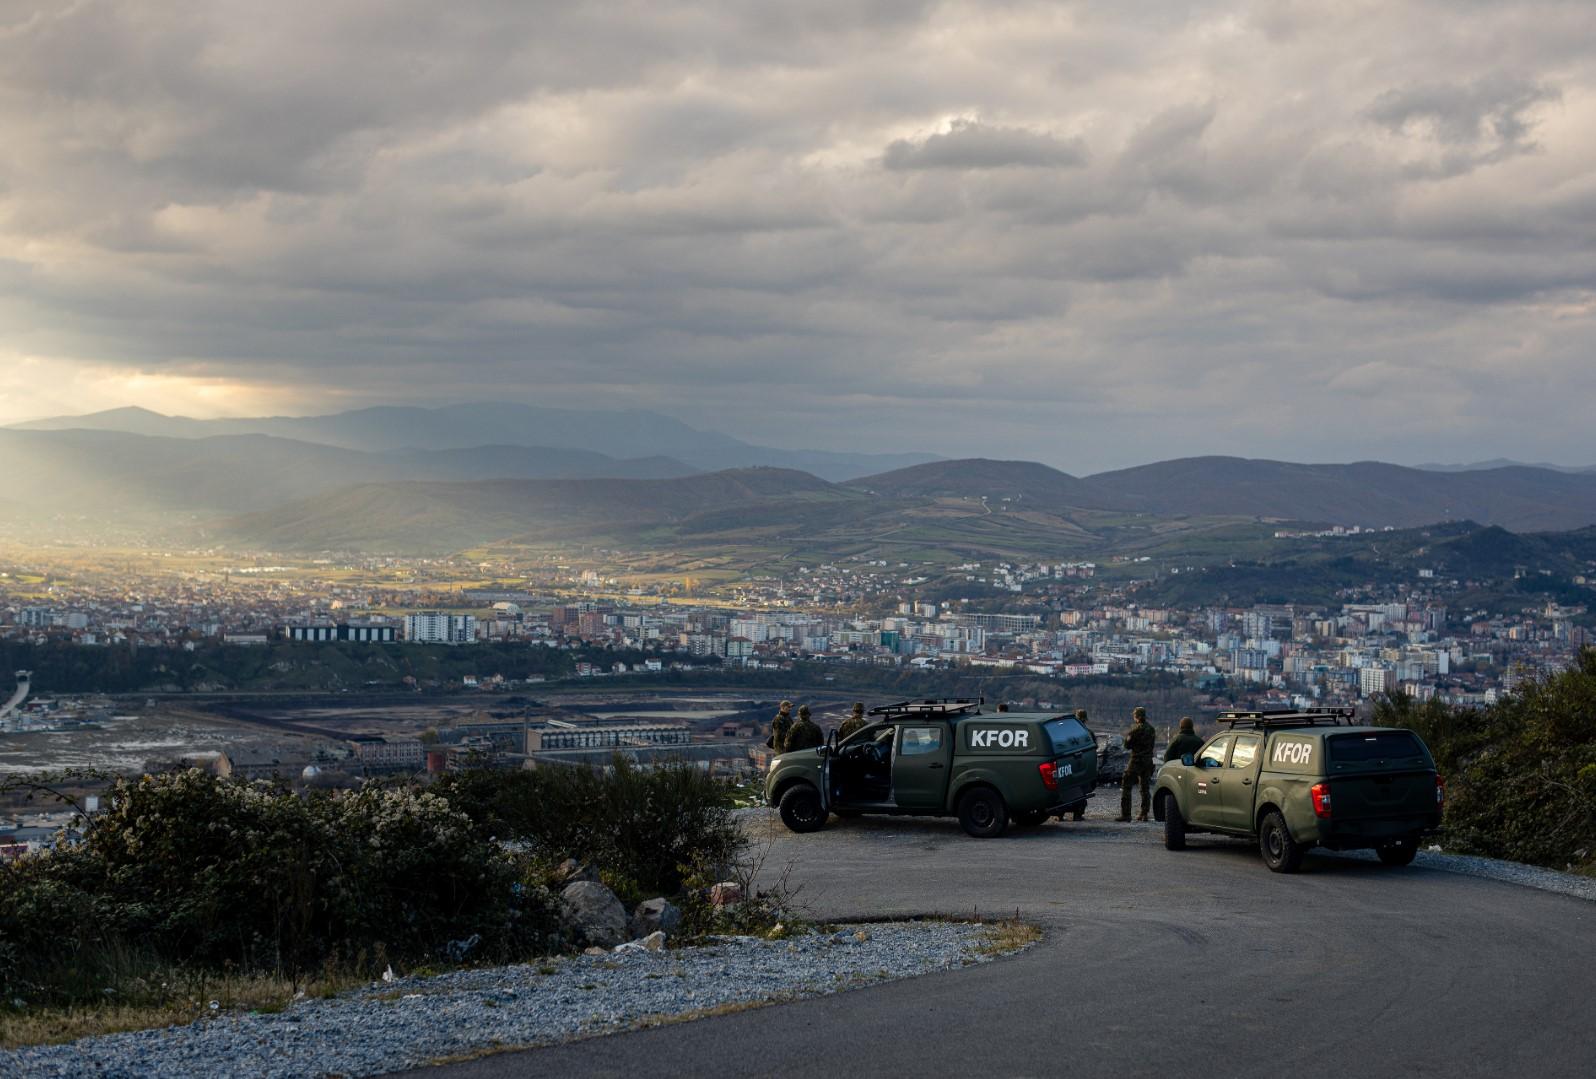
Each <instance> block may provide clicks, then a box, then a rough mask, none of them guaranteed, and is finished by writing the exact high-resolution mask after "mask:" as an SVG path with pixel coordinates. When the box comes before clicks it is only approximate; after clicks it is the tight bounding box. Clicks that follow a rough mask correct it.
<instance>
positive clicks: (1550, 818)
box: [1375, 649, 1596, 873]
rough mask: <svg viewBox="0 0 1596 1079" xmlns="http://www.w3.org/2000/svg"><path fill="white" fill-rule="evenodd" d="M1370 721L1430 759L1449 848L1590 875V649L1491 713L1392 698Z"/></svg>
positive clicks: (1593, 760)
mask: <svg viewBox="0 0 1596 1079" xmlns="http://www.w3.org/2000/svg"><path fill="white" fill-rule="evenodd" d="M1375 721H1376V722H1378V723H1382V724H1386V725H1389V726H1401V727H1411V728H1412V729H1413V730H1415V731H1417V732H1418V733H1419V735H1420V736H1421V737H1423V739H1424V740H1425V742H1427V743H1428V744H1429V746H1430V749H1431V751H1432V752H1433V753H1434V754H1435V759H1436V764H1437V766H1438V767H1439V769H1440V771H1441V773H1442V774H1443V775H1444V776H1446V779H1447V805H1446V817H1445V821H1444V828H1445V842H1446V844H1447V845H1448V846H1450V847H1452V848H1455V849H1457V850H1460V851H1464V852H1467V853H1471V854H1483V855H1488V856H1490V857H1494V858H1509V859H1512V860H1514V861H1520V862H1530V863H1533V864H1535V865H1545V866H1551V867H1553V868H1556V869H1564V868H1572V869H1575V870H1578V871H1581V872H1585V873H1592V872H1596V649H1587V650H1585V652H1584V653H1583V654H1582V655H1581V656H1580V659H1579V664H1578V666H1576V667H1575V668H1573V669H1572V670H1568V671H1564V672H1562V673H1560V674H1556V675H1552V676H1551V677H1549V678H1546V679H1544V680H1541V681H1535V682H1530V683H1528V684H1527V685H1525V686H1524V687H1523V688H1522V689H1521V690H1520V691H1519V692H1518V693H1517V694H1515V695H1513V696H1510V697H1507V698H1506V699H1504V700H1502V701H1501V702H1500V703H1498V704H1497V705H1495V706H1494V707H1491V708H1485V709H1481V710H1479V711H1470V710H1467V709H1453V708H1449V707H1447V706H1446V705H1444V704H1441V703H1439V702H1436V701H1428V702H1425V703H1423V704H1418V703H1415V702H1413V701H1411V700H1410V699H1409V698H1407V697H1404V696H1395V697H1387V698H1383V699H1382V700H1381V701H1380V702H1379V703H1378V704H1377V705H1376V708H1375Z"/></svg>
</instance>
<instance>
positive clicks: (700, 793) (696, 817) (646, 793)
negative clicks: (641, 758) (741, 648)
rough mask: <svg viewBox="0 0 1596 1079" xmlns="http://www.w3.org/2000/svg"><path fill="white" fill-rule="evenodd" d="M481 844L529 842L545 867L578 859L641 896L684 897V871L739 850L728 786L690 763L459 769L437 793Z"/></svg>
mask: <svg viewBox="0 0 1596 1079" xmlns="http://www.w3.org/2000/svg"><path fill="white" fill-rule="evenodd" d="M434 789H435V790H436V791H438V792H439V793H440V794H441V795H442V796H443V797H444V798H446V799H448V800H449V802H450V803H451V804H453V805H454V806H456V807H457V808H459V809H461V810H462V811H463V812H464V813H465V814H466V815H467V816H469V817H470V818H471V819H472V820H473V821H475V822H476V825H477V828H478V832H479V834H481V835H482V836H484V837H487V836H494V837H497V838H499V839H514V840H518V841H520V842H522V843H524V844H526V845H527V846H528V847H529V848H530V849H531V851H532V853H533V855H534V856H535V857H537V858H539V859H540V860H542V861H543V862H545V863H552V862H557V861H559V860H560V859H563V858H566V857H574V858H578V859H581V860H584V861H589V862H592V863H594V864H596V865H597V866H598V867H599V869H600V870H601V871H602V872H603V873H604V874H605V875H606V878H608V879H613V880H615V881H616V882H618V883H622V884H623V885H632V886H635V887H636V889H637V890H638V892H639V893H642V892H647V893H649V894H653V895H658V894H667V895H668V894H674V893H676V892H678V891H680V890H681V888H682V884H683V873H684V869H683V867H684V866H689V865H702V864H710V865H725V864H729V863H731V862H732V861H733V860H734V859H735V858H736V856H737V854H738V852H739V851H740V850H741V849H742V845H743V837H742V833H741V832H740V831H739V829H738V827H737V824H736V821H734V820H733V819H732V815H731V800H730V790H729V788H728V787H727V786H726V784H724V783H722V782H721V781H719V780H717V779H713V778H711V777H710V776H708V775H706V774H705V773H703V772H700V771H698V770H697V769H694V768H691V767H688V766H685V765H684V766H678V767H666V768H658V769H654V770H651V771H644V770H642V769H639V768H638V767H636V766H635V765H633V764H631V763H630V762H628V761H627V760H625V759H624V758H621V757H616V758H615V760H614V762H613V764H612V766H611V767H610V768H609V769H598V768H585V767H567V768H539V769H536V770H532V771H517V772H459V773H454V774H452V775H449V776H446V777H445V778H444V779H443V780H442V781H441V782H440V783H439V784H438V785H437V786H436V787H435V788H434Z"/></svg>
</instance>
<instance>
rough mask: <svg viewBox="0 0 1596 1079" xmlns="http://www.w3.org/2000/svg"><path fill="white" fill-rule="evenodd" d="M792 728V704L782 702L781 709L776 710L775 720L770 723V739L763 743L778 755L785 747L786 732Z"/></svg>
mask: <svg viewBox="0 0 1596 1079" xmlns="http://www.w3.org/2000/svg"><path fill="white" fill-rule="evenodd" d="M791 726H792V702H791V701H782V702H781V707H780V708H778V709H777V710H776V718H775V719H772V720H771V721H770V738H769V740H767V741H766V742H765V744H766V745H767V746H769V747H770V748H771V749H773V750H775V751H776V752H777V753H780V752H781V751H782V750H783V749H784V748H786V745H787V730H788V728H790V727H791Z"/></svg>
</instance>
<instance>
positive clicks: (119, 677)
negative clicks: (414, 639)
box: [0, 641, 713, 693]
mask: <svg viewBox="0 0 1596 1079" xmlns="http://www.w3.org/2000/svg"><path fill="white" fill-rule="evenodd" d="M649 655H651V653H644V652H642V651H641V650H635V649H609V648H603V647H590V648H580V649H571V650H565V649H559V648H533V647H529V646H528V645H525V644H512V643H500V642H483V643H481V644H474V645H463V646H450V645H442V644H438V645H425V644H403V643H400V644H363V643H359V642H354V641H332V642H327V643H323V644H309V643H303V642H293V641H273V642H271V643H268V644H265V645H250V646H240V645H226V644H219V643H217V642H214V641H206V642H195V643H194V648H193V650H192V651H190V650H189V649H187V648H185V647H182V646H177V645H171V646H165V647H149V646H142V647H135V646H133V645H128V644H120V645H107V646H104V647H83V646H79V645H74V644H71V643H69V642H64V641H55V642H50V643H47V644H43V645H35V644H30V643H25V642H20V641H0V671H13V670H30V671H32V672H33V682H34V685H36V686H40V687H45V686H48V687H49V689H50V691H51V692H53V693H142V692H193V691H205V692H218V691H225V690H339V689H360V688H363V687H366V686H369V685H375V686H378V687H385V688H389V689H398V688H400V686H401V683H402V682H403V679H405V678H406V677H411V678H414V679H415V681H416V683H418V684H420V685H427V684H433V683H437V684H442V683H449V682H453V683H458V682H459V681H460V679H461V678H463V677H464V676H465V675H468V674H469V675H476V676H477V677H479V678H484V677H488V676H491V675H495V674H498V675H503V676H504V677H505V678H522V679H524V678H529V677H543V678H562V677H565V676H567V675H571V674H574V673H575V671H576V664H577V662H578V661H587V662H592V663H602V664H610V663H615V662H617V661H619V662H622V663H626V664H627V665H629V666H630V665H632V664H635V663H640V662H642V661H643V659H644V658H646V657H647V656H649ZM694 662H699V663H702V662H713V661H712V660H705V659H698V660H695V661H694Z"/></svg>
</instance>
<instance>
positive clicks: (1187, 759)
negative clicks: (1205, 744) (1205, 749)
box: [1180, 753, 1197, 768]
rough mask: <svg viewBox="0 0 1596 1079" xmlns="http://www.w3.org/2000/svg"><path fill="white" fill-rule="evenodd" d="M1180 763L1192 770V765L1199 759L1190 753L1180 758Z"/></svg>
mask: <svg viewBox="0 0 1596 1079" xmlns="http://www.w3.org/2000/svg"><path fill="white" fill-rule="evenodd" d="M1180 763H1181V764H1184V765H1185V766H1186V767H1187V768H1190V767H1191V766H1192V765H1194V764H1196V763H1197V758H1196V757H1194V756H1192V755H1191V754H1190V753H1187V754H1185V755H1184V756H1182V757H1181V758H1180Z"/></svg>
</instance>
